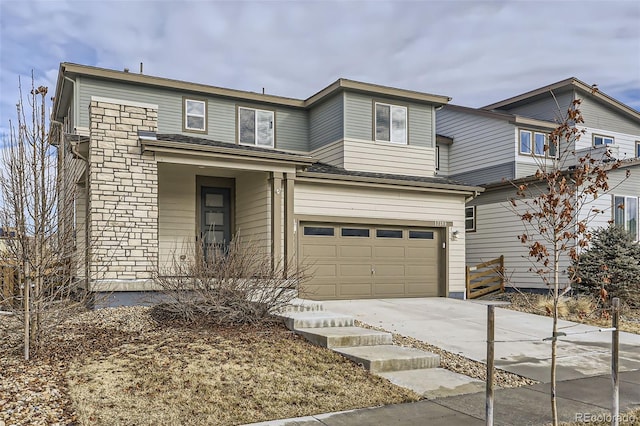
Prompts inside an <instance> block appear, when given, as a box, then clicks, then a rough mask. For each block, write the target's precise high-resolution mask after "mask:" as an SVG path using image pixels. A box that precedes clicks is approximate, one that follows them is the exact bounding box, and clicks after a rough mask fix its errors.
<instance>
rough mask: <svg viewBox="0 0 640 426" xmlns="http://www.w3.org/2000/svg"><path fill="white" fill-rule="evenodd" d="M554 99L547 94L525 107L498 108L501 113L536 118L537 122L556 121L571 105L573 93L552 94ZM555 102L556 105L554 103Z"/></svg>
mask: <svg viewBox="0 0 640 426" xmlns="http://www.w3.org/2000/svg"><path fill="white" fill-rule="evenodd" d="M554 95H555V99H554V97H553V96H552V95H551V93H549V94H548V95H547V96H544V97H543V98H541V99H537V100H535V101H532V102H529V103H527V104H526V105H520V106H517V107H513V108H500V109H501V110H502V111H506V112H509V113H511V114H517V115H522V116H524V117H530V118H537V119H538V120H547V121H556V120H557V119H558V118H559V117H561V116H564V115H565V114H566V112H567V108H569V106H570V105H571V102H573V98H574V92H573V91H567V92H564V93H554ZM556 100H557V103H556Z"/></svg>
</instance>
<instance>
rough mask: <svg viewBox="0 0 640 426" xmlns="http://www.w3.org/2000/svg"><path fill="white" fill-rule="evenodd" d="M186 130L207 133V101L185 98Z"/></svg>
mask: <svg viewBox="0 0 640 426" xmlns="http://www.w3.org/2000/svg"><path fill="white" fill-rule="evenodd" d="M184 130H185V131H188V132H198V133H205V132H206V131H207V102H206V101H205V100H203V99H189V98H184Z"/></svg>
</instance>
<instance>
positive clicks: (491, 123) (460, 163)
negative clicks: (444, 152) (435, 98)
mask: <svg viewBox="0 0 640 426" xmlns="http://www.w3.org/2000/svg"><path fill="white" fill-rule="evenodd" d="M436 128H437V129H438V133H439V134H442V135H445V136H448V137H451V138H453V144H452V145H451V147H450V148H449V175H450V176H459V175H471V176H472V172H474V171H479V173H478V181H477V182H476V181H469V183H472V184H483V183H490V182H497V181H500V180H501V179H502V178H507V179H511V178H512V177H513V167H512V166H511V170H507V168H506V165H507V164H512V163H513V161H515V151H516V136H515V135H516V131H515V127H514V126H513V125H512V124H510V123H509V122H507V121H506V120H501V119H495V118H489V117H484V116H479V115H475V114H469V113H464V112H460V111H453V110H449V109H447V108H446V107H444V108H443V109H442V110H440V111H438V112H437V113H436ZM492 170H493V171H494V173H493V174H491V171H492Z"/></svg>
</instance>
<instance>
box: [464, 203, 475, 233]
mask: <svg viewBox="0 0 640 426" xmlns="http://www.w3.org/2000/svg"><path fill="white" fill-rule="evenodd" d="M464 229H465V231H467V232H471V231H475V230H476V207H475V206H472V207H465V209H464Z"/></svg>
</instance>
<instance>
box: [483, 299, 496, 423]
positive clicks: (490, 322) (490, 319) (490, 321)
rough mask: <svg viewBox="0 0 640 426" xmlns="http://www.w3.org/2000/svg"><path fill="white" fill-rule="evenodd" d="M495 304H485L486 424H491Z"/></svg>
mask: <svg viewBox="0 0 640 426" xmlns="http://www.w3.org/2000/svg"><path fill="white" fill-rule="evenodd" d="M494 313H495V306H494V305H491V304H489V305H487V391H486V404H485V418H486V425H487V426H493V357H494V353H493V345H494V339H493V336H494V328H495V319H494Z"/></svg>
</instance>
